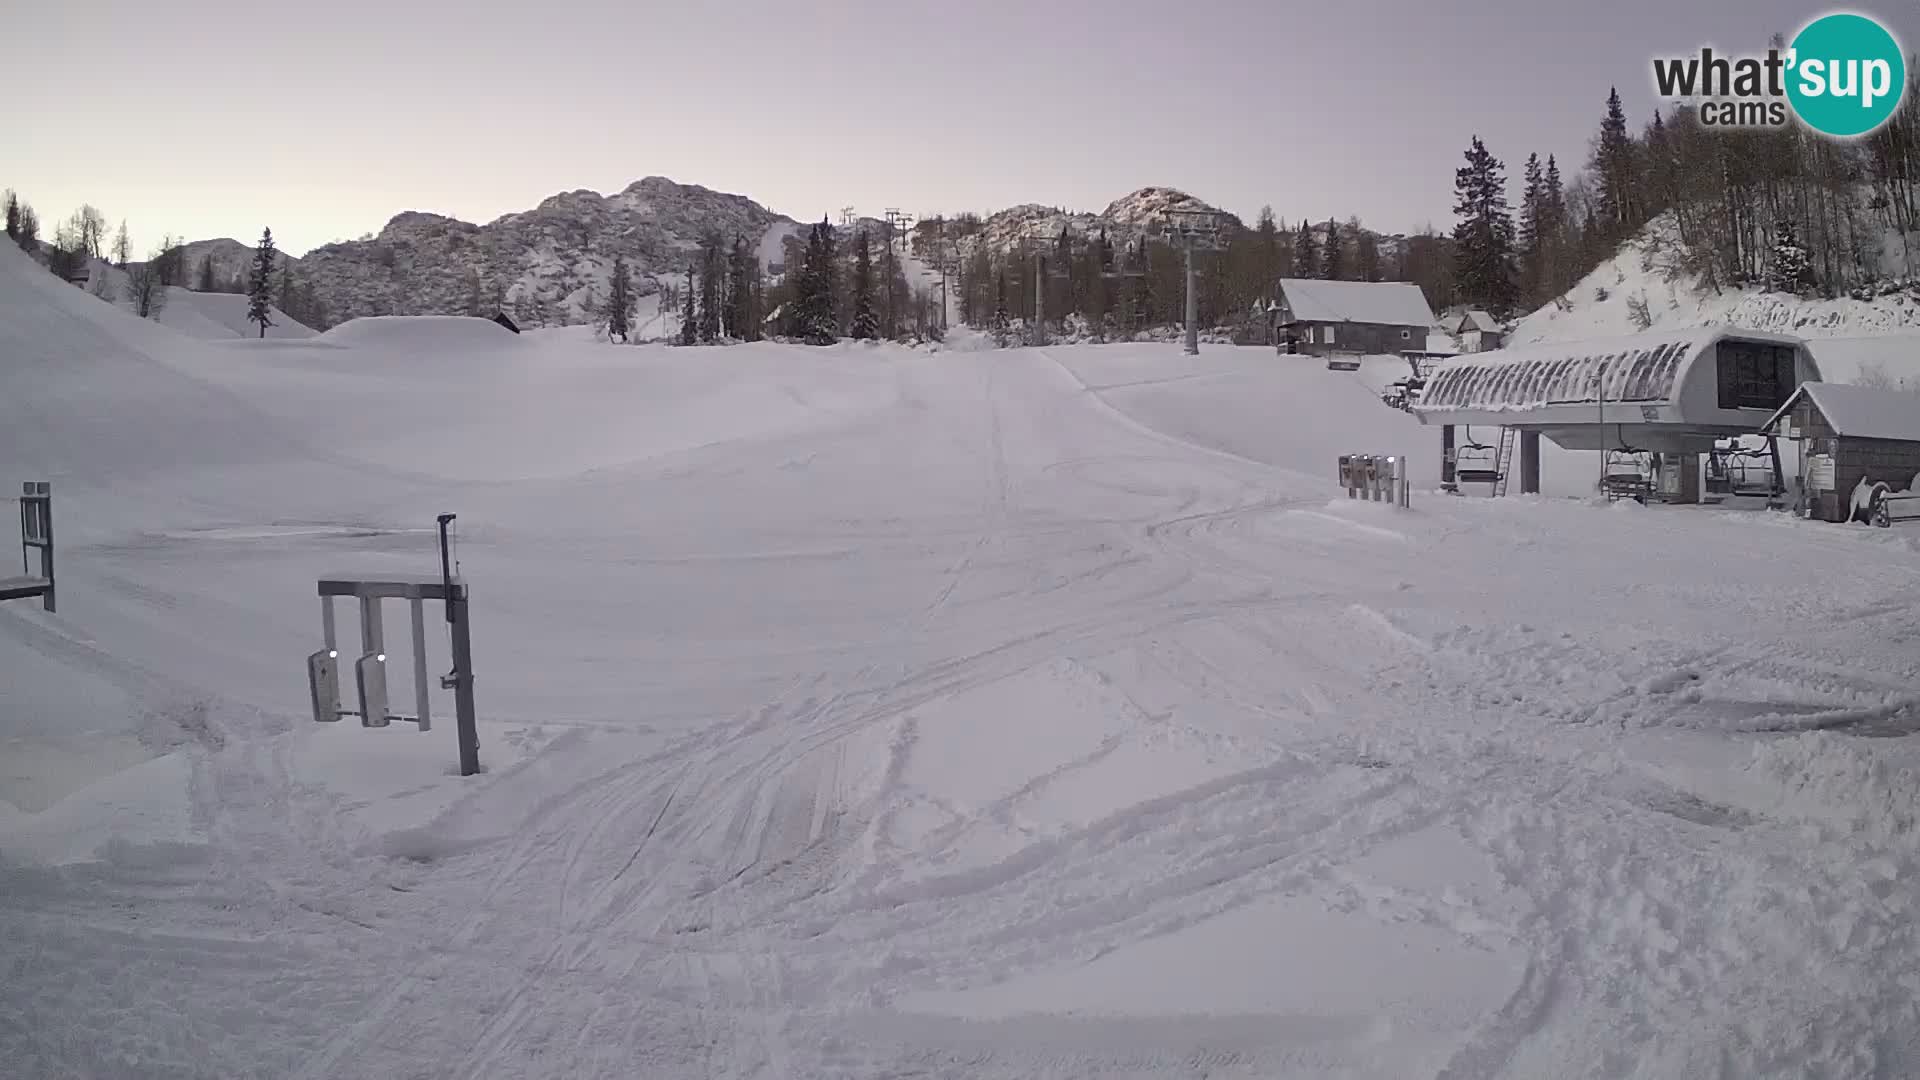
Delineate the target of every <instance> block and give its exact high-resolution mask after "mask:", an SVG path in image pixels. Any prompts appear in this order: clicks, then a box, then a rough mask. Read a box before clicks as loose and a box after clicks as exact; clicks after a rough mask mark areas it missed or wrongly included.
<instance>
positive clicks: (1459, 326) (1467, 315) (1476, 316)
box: [1447, 308, 1506, 353]
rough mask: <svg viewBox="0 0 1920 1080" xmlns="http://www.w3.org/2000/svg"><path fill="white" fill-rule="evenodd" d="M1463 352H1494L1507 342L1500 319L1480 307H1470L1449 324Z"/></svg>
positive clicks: (1449, 331)
mask: <svg viewBox="0 0 1920 1080" xmlns="http://www.w3.org/2000/svg"><path fill="white" fill-rule="evenodd" d="M1447 332H1448V333H1450V334H1452V335H1453V338H1454V340H1455V341H1458V342H1459V343H1460V351H1461V352H1463V353H1477V352H1492V351H1493V350H1495V349H1498V348H1499V347H1500V346H1501V345H1504V344H1505V343H1506V335H1505V334H1504V333H1503V332H1502V331H1501V329H1500V321H1499V320H1498V319H1495V318H1494V317H1493V316H1492V315H1490V314H1488V313H1487V312H1484V311H1481V310H1480V309H1479V308H1468V309H1467V310H1465V311H1462V312H1460V314H1459V315H1458V316H1457V317H1456V318H1455V319H1454V320H1453V321H1452V323H1450V324H1449V325H1448V326H1447Z"/></svg>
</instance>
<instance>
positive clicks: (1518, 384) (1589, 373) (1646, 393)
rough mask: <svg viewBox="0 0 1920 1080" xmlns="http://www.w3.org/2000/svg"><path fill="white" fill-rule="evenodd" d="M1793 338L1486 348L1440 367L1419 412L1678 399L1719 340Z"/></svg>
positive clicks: (1723, 334)
mask: <svg viewBox="0 0 1920 1080" xmlns="http://www.w3.org/2000/svg"><path fill="white" fill-rule="evenodd" d="M1748 336H1751V337H1752V338H1754V339H1755V340H1760V341H1766V342H1770V343H1778V344H1785V343H1787V342H1788V341H1790V340H1792V339H1788V338H1781V337H1779V336H1778V335H1774V334H1764V333H1753V334H1751V335H1749V334H1748V333H1747V332H1745V331H1741V330H1737V329H1731V328H1728V327H1715V328H1708V329H1694V330H1685V331H1676V332H1668V333H1661V334H1639V335H1635V336H1633V337H1625V338H1613V339H1610V340H1601V341H1584V342H1582V341H1567V342H1553V343H1549V344H1541V345H1528V346H1523V347H1520V348H1515V349H1502V350H1499V351H1497V352H1490V353H1478V354H1474V355H1470V356H1464V357H1461V358H1459V359H1457V360H1450V361H1447V362H1445V363H1443V364H1441V365H1440V366H1439V367H1438V368H1436V369H1435V370H1434V373H1433V376H1432V377H1431V378H1430V379H1429V380H1428V381H1427V386H1426V390H1425V392H1423V393H1422V394H1421V395H1420V401H1419V402H1418V403H1417V404H1415V405H1414V409H1415V410H1416V411H1418V412H1427V413H1434V412H1519V411H1525V410H1531V409H1541V408H1546V407H1549V406H1554V405H1581V404H1596V403H1600V402H1606V403H1609V404H1610V403H1613V402H1620V403H1622V404H1629V403H1648V404H1650V403H1655V402H1659V403H1667V404H1677V403H1678V402H1677V401H1676V398H1675V395H1676V393H1677V392H1678V388H1679V387H1680V385H1681V384H1682V383H1683V382H1684V380H1685V375H1686V369H1687V367H1688V366H1689V365H1690V364H1691V363H1692V362H1693V361H1694V360H1695V359H1696V358H1698V357H1699V356H1700V355H1701V354H1702V353H1703V352H1705V351H1707V350H1708V349H1709V348H1710V347H1711V346H1712V345H1713V344H1714V343H1715V342H1717V341H1720V340H1721V339H1723V338H1727V337H1741V338H1744V337H1748Z"/></svg>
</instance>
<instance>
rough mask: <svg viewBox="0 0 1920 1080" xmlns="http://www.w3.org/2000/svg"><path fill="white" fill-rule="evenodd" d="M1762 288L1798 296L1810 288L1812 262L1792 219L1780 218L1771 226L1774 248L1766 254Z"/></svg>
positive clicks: (1811, 282) (1811, 283) (1811, 284)
mask: <svg viewBox="0 0 1920 1080" xmlns="http://www.w3.org/2000/svg"><path fill="white" fill-rule="evenodd" d="M1763 283H1764V285H1765V286H1766V289H1767V291H1769V292H1784V293H1793V294H1795V295H1800V294H1803V293H1805V292H1806V291H1807V290H1808V289H1810V288H1811V287H1812V286H1813V259H1812V256H1811V255H1810V254H1809V253H1808V252H1807V248H1806V245H1805V244H1802V243H1801V242H1800V234H1799V231H1798V230H1797V229H1795V228H1794V225H1793V219H1792V218H1787V217H1783V218H1781V219H1780V220H1779V221H1778V222H1776V223H1775V225H1774V237H1773V247H1772V249H1771V250H1770V251H1768V253H1767V269H1766V274H1765V276H1764V282H1763Z"/></svg>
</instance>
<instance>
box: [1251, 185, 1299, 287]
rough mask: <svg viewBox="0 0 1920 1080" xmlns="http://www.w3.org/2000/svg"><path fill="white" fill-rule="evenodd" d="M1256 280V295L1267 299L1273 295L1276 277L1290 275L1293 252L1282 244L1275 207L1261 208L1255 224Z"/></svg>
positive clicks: (1254, 261)
mask: <svg viewBox="0 0 1920 1080" xmlns="http://www.w3.org/2000/svg"><path fill="white" fill-rule="evenodd" d="M1253 233H1254V246H1253V250H1254V260H1253V265H1254V281H1255V285H1256V295H1257V296H1258V297H1259V298H1261V299H1265V298H1267V297H1268V296H1270V295H1272V292H1273V282H1274V280H1275V279H1276V278H1283V277H1289V276H1291V275H1289V274H1288V273H1287V271H1288V269H1289V267H1288V265H1287V264H1288V263H1289V262H1290V261H1291V260H1290V256H1291V255H1292V252H1290V251H1287V250H1286V249H1284V248H1282V247H1281V246H1280V223H1279V222H1278V221H1276V220H1275V219H1274V216H1273V207H1271V206H1263V207H1261V208H1260V218H1259V220H1258V221H1257V222H1256V223H1255V224H1254V228H1253Z"/></svg>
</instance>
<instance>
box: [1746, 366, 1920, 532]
mask: <svg viewBox="0 0 1920 1080" xmlns="http://www.w3.org/2000/svg"><path fill="white" fill-rule="evenodd" d="M1762 430H1764V431H1765V432H1766V433H1767V434H1769V435H1774V436H1778V437H1780V438H1786V439H1798V440H1799V441H1800V455H1799V457H1800V490H1801V492H1802V493H1803V494H1804V495H1805V497H1806V508H1807V516H1809V517H1812V518H1815V519H1817V520H1820V521H1851V520H1854V519H1855V518H1857V517H1861V516H1863V515H1866V514H1868V512H1869V511H1870V510H1871V508H1872V506H1873V503H1874V501H1875V499H1876V498H1878V497H1880V496H1883V495H1885V494H1892V493H1895V492H1902V491H1913V490H1914V489H1915V487H1916V481H1920V395H1916V394H1912V393H1905V392H1902V391H1897V390H1885V389H1880V388H1877V387H1868V386H1851V385H1847V384H1843V383H1824V382H1810V383H1807V384H1805V385H1803V386H1801V387H1800V388H1799V389H1797V390H1795V391H1794V392H1793V395H1792V396H1791V397H1789V398H1788V399H1787V401H1786V404H1784V405H1782V406H1780V408H1779V410H1778V411H1776V412H1775V413H1774V414H1773V416H1772V417H1771V418H1769V419H1768V420H1767V422H1766V423H1765V424H1764V425H1763V427H1762Z"/></svg>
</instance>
